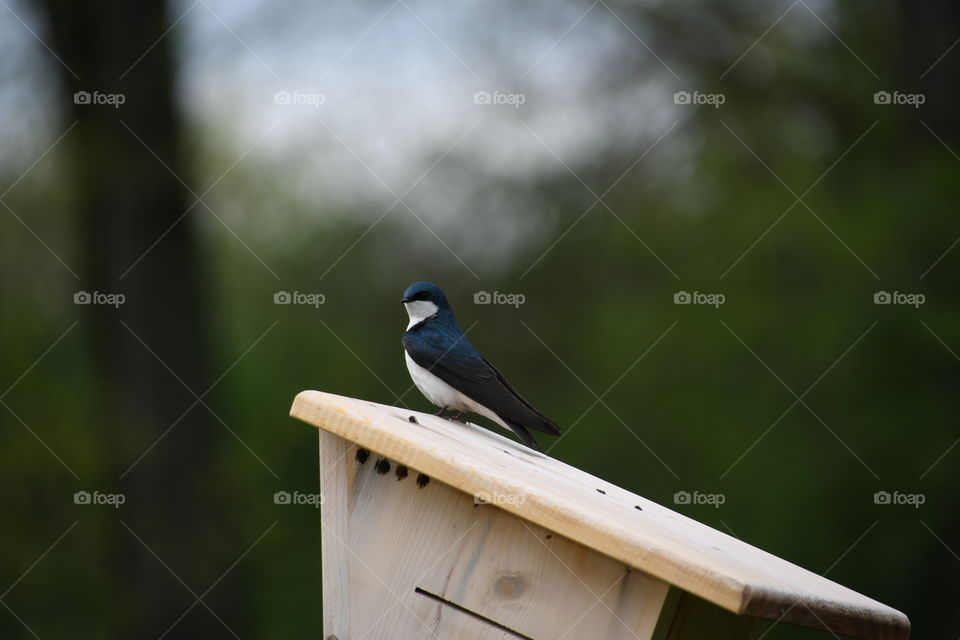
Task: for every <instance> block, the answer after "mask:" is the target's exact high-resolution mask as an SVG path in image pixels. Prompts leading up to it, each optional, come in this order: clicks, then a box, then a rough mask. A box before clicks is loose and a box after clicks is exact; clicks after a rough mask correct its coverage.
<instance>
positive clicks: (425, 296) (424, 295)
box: [414, 291, 430, 300]
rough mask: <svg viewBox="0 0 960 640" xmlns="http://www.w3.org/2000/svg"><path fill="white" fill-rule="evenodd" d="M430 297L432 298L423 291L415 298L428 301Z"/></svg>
mask: <svg viewBox="0 0 960 640" xmlns="http://www.w3.org/2000/svg"><path fill="white" fill-rule="evenodd" d="M429 297H430V294H429V293H427V292H426V291H421V292H419V293H418V294H417V295H415V296H414V298H416V299H417V300H426V299H427V298H429Z"/></svg>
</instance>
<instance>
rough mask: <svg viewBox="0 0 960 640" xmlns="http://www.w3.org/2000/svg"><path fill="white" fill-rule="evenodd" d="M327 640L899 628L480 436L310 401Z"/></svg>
mask: <svg viewBox="0 0 960 640" xmlns="http://www.w3.org/2000/svg"><path fill="white" fill-rule="evenodd" d="M290 415H292V416H293V417H295V418H299V419H300V420H303V421H304V422H307V423H309V424H311V425H313V426H316V427H319V432H320V487H321V493H322V496H323V503H322V507H321V510H320V514H321V519H320V525H321V529H320V535H321V541H322V548H323V565H322V569H323V627H324V632H323V634H324V635H323V637H324V638H325V639H326V640H334V639H335V640H377V639H380V638H387V639H390V640H398V639H399V640H411V639H419V638H442V639H448V638H450V639H457V640H459V639H470V640H487V639H490V640H493V639H497V640H514V639H516V638H526V639H528V640H529V639H535V640H560V639H570V640H581V639H583V638H591V639H592V638H602V639H604V640H614V639H624V640H627V639H631V640H652V639H656V640H738V639H747V638H758V637H759V636H760V634H762V633H763V632H764V629H765V627H767V626H768V625H770V624H772V623H771V622H770V621H775V622H782V623H790V624H794V625H801V626H804V627H811V628H813V629H819V630H822V631H825V632H829V633H832V634H843V635H848V636H854V637H857V638H870V639H877V640H899V639H903V638H907V637H908V636H909V634H910V623H909V621H908V620H907V618H906V616H905V615H903V614H902V613H900V612H899V611H897V610H895V609H892V608H890V607H888V606H886V605H883V604H881V603H879V602H877V601H875V600H871V599H870V598H868V597H866V596H863V595H861V594H859V593H857V592H855V591H852V590H850V589H847V588H846V587H843V586H841V585H839V584H836V583H834V582H831V581H830V580H827V579H826V578H824V577H821V576H819V575H817V574H815V573H812V572H810V571H807V570H805V569H802V568H800V567H798V566H796V565H793V564H791V563H789V562H787V561H786V560H782V559H780V558H778V557H776V556H774V555H771V554H769V553H766V552H765V551H762V550H760V549H757V548H756V547H752V546H750V545H749V544H747V543H745V542H742V541H740V540H738V539H736V538H733V537H731V536H728V535H726V534H724V533H721V532H719V531H716V530H714V529H711V528H710V527H707V526H705V525H703V524H700V523H699V522H696V521H695V520H692V519H690V518H687V517H685V516H682V515H680V514H678V513H675V512H673V511H671V510H670V509H667V508H665V507H662V506H660V505H658V504H655V503H653V502H651V501H649V500H647V499H645V498H643V497H641V496H638V495H636V494H634V493H631V492H629V491H626V490H624V489H621V488H620V487H617V486H615V485H613V484H610V483H608V482H605V481H603V480H601V479H599V478H597V477H594V476H592V475H590V474H588V473H585V472H583V471H580V470H579V469H576V468H574V467H571V466H569V465H567V464H564V463H562V462H560V461H558V460H555V459H553V458H550V457H549V456H547V455H544V454H542V453H539V452H537V451H533V450H531V449H529V448H527V447H525V446H523V445H521V444H518V443H516V442H514V441H512V440H508V439H506V438H504V437H501V436H500V435H498V434H496V433H493V432H491V431H488V430H486V429H483V428H481V427H478V426H476V425H473V424H469V423H468V424H457V423H454V422H451V421H450V420H447V419H444V418H440V417H436V416H433V415H430V414H424V413H419V412H415V411H410V410H408V409H402V408H398V407H392V406H386V405H381V404H376V403H373V402H367V401H365V400H358V399H353V398H347V397H343V396H337V395H332V394H329V393H322V392H319V391H304V392H303V393H300V394H299V395H298V396H297V397H296V399H295V400H294V403H293V407H292V409H291V411H290Z"/></svg>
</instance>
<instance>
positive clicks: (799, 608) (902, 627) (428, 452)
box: [290, 391, 909, 640]
mask: <svg viewBox="0 0 960 640" xmlns="http://www.w3.org/2000/svg"><path fill="white" fill-rule="evenodd" d="M290 415H291V416H293V417H295V418H298V419H300V420H303V421H304V422H307V423H309V424H311V425H314V426H317V427H320V428H321V429H323V430H325V431H327V432H330V433H332V434H336V435H337V436H340V437H341V438H343V439H345V440H348V441H350V442H352V443H356V444H358V445H360V446H362V447H365V448H367V449H370V450H372V451H374V452H376V454H380V455H381V456H384V457H386V458H388V459H390V460H393V461H397V462H399V463H402V464H404V465H406V466H408V467H410V468H411V469H416V470H417V471H419V472H423V473H425V474H427V475H428V476H430V477H431V479H432V480H434V481H440V482H442V483H445V484H447V485H450V486H451V487H453V488H455V489H458V490H460V491H463V492H466V493H467V494H471V495H480V496H483V497H485V498H492V499H493V500H494V502H495V503H496V507H483V508H487V509H494V508H500V509H503V510H504V511H506V512H509V513H513V514H515V515H517V516H519V517H520V518H522V519H524V520H526V521H528V522H530V523H534V524H536V525H539V526H540V527H543V528H544V529H546V530H549V531H551V532H556V533H558V534H560V535H562V536H565V537H566V538H569V539H570V540H572V541H575V542H577V543H580V544H581V545H584V546H586V547H589V548H591V549H594V550H596V551H598V552H600V553H602V554H604V555H606V556H609V557H610V558H613V559H615V560H618V561H620V562H622V563H624V564H626V565H628V566H631V567H635V568H636V569H639V570H641V571H643V572H645V573H648V574H650V575H652V576H654V577H656V578H659V579H660V580H662V581H664V582H666V583H669V584H672V585H675V586H677V587H679V588H680V589H682V590H685V591H688V592H690V593H692V594H694V595H696V596H699V597H700V598H703V599H704V600H706V601H708V602H711V603H714V604H716V605H718V606H720V607H723V608H724V609H727V610H729V611H731V612H733V613H737V614H747V615H750V616H755V617H759V618H765V619H768V620H782V621H784V622H789V623H793V624H799V625H803V626H808V627H813V628H819V629H823V630H829V631H832V632H835V633H843V634H847V635H851V636H855V637H860V638H875V639H882V640H887V639H890V640H900V639H903V638H907V637H908V636H909V621H908V620H907V618H906V616H904V615H903V614H902V613H900V612H899V611H897V610H895V609H893V608H891V607H888V606H886V605H884V604H881V603H880V602H877V601H875V600H872V599H870V598H868V597H866V596H864V595H861V594H859V593H857V592H855V591H853V590H851V589H848V588H846V587H843V586H841V585H839V584H836V583H834V582H832V581H830V580H828V579H826V578H823V577H821V576H819V575H817V574H815V573H812V572H810V571H807V570H805V569H802V568H800V567H798V566H796V565H793V564H791V563H789V562H787V561H785V560H782V559H780V558H778V557H776V556H774V555H772V554H769V553H767V552H765V551H763V550H761V549H757V548H756V547H753V546H751V545H749V544H746V543H744V542H742V541H740V540H737V539H736V538H733V537H731V536H728V535H726V534H724V533H722V532H720V531H716V530H714V529H711V528H710V527H707V526H706V525H703V524H700V523H698V522H696V521H695V520H692V519H690V518H687V517H685V516H683V515H680V514H678V513H676V512H674V511H671V510H670V509H667V508H665V507H663V506H660V505H658V504H656V503H653V502H651V501H649V500H647V499H645V498H643V497H641V496H638V495H636V494H633V493H631V492H629V491H626V490H624V489H621V488H620V487H617V486H615V485H612V484H610V483H608V482H606V481H604V480H601V479H600V478H597V477H595V476H592V475H590V474H588V473H585V472H583V471H581V470H579V469H576V468H574V467H571V466H569V465H567V464H564V463H562V462H560V461H558V460H555V459H553V458H550V457H548V456H545V455H543V454H541V453H538V452H535V451H532V450H531V449H529V448H527V447H525V446H523V445H522V444H519V443H517V442H514V441H512V440H508V439H507V438H504V437H502V436H500V435H498V434H495V433H493V432H491V431H488V430H486V429H484V428H482V427H479V426H477V425H473V424H458V423H454V422H451V421H449V420H445V419H442V418H438V417H435V416H432V415H430V414H424V413H420V412H415V411H410V410H407V409H401V408H398V407H391V406H387V405H381V404H377V403H374V402H369V401H366V400H358V399H354V398H348V397H344V396H338V395H334V394H329V393H323V392H320V391H304V392H302V393H300V394H299V395H298V396H297V397H296V399H295V400H294V403H293V407H292V408H291V411H290ZM411 416H413V417H414V419H415V420H416V422H411V421H410V417H411ZM339 453H341V454H342V451H340V452H339ZM337 454H338V451H332V452H326V453H322V459H323V460H327V461H328V462H329V461H330V456H333V455H337ZM331 471H332V473H333V474H334V476H333V477H332V482H333V483H332V484H330V483H331V478H329V477H327V476H326V475H324V470H323V469H321V475H322V476H323V482H322V484H323V486H325V487H331V486H332V487H334V488H335V490H336V491H340V490H341V489H340V488H339V487H340V486H345V485H343V483H345V482H346V479H345V478H341V477H339V476H340V472H337V471H336V470H335V469H333V468H332V467H331ZM598 490H599V491H598ZM327 491H328V489H327V488H324V489H323V492H324V494H327ZM601 491H602V492H603V493H601ZM637 506H639V507H640V508H641V509H637V508H636V507H637ZM394 515H396V514H394ZM340 517H346V515H345V514H344V515H343V516H340V515H331V516H329V517H327V518H325V519H324V522H323V525H324V526H325V527H328V528H329V529H330V531H329V532H327V533H325V534H324V537H323V542H324V556H325V557H326V555H327V551H328V549H336V548H337V546H338V545H340V544H342V542H337V540H336V538H335V536H336V535H337V534H336V532H337V531H341V529H340V525H339V524H338V519H339V518H340ZM341 533H342V531H341ZM341 541H342V538H341ZM339 553H346V551H344V550H343V549H340V550H339ZM326 573H327V572H326V569H325V571H324V580H325V581H326V580H328V579H329V580H334V581H343V580H346V579H348V578H346V577H344V576H343V575H338V574H337V573H334V574H333V575H331V576H329V578H328V576H327V575H326ZM341 583H342V582H341ZM325 591H326V589H325ZM335 606H338V605H335ZM324 608H325V612H324V614H325V618H326V615H327V612H326V604H325V607H324ZM341 613H342V612H341ZM338 615H340V614H338ZM341 617H342V616H341ZM348 617H349V616H348ZM345 635H346V634H345Z"/></svg>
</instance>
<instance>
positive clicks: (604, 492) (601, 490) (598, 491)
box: [597, 489, 607, 495]
mask: <svg viewBox="0 0 960 640" xmlns="http://www.w3.org/2000/svg"><path fill="white" fill-rule="evenodd" d="M597 493H602V494H603V495H607V492H606V491H604V490H603V489H597Z"/></svg>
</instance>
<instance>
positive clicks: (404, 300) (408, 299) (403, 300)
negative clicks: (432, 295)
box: [400, 297, 413, 304]
mask: <svg viewBox="0 0 960 640" xmlns="http://www.w3.org/2000/svg"><path fill="white" fill-rule="evenodd" d="M400 302H402V303H403V304H407V303H408V302H413V298H406V297H404V298H400Z"/></svg>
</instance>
